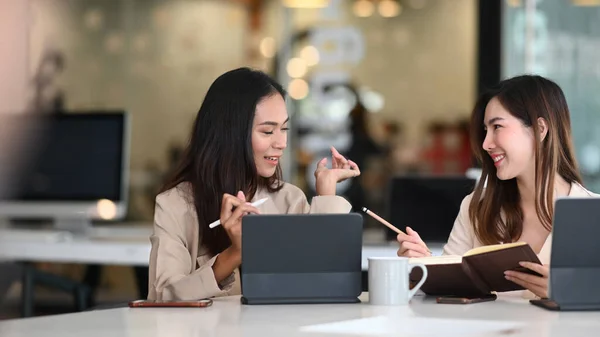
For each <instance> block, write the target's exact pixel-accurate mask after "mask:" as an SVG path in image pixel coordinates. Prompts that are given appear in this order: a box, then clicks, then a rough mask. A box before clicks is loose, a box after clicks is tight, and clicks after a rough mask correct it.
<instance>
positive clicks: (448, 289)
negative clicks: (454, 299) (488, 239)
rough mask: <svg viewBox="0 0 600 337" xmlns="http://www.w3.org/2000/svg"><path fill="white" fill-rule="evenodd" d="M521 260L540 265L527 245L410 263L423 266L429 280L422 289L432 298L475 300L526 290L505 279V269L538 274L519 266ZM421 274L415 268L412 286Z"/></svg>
mask: <svg viewBox="0 0 600 337" xmlns="http://www.w3.org/2000/svg"><path fill="white" fill-rule="evenodd" d="M521 261H530V262H533V263H539V264H541V262H540V260H539V258H538V257H537V255H536V254H535V253H534V252H533V250H532V249H531V246H529V244H527V243H525V242H516V243H508V244H500V245H491V246H483V247H478V248H474V249H472V250H470V251H468V252H467V253H465V254H464V255H463V256H454V255H448V256H439V257H425V258H411V259H410V262H411V263H417V262H418V263H423V264H425V265H426V267H427V273H428V277H427V280H426V281H425V283H424V284H423V286H422V287H421V290H423V292H424V293H425V294H427V295H432V296H465V297H476V296H481V295H485V294H489V293H491V292H505V291H514V290H523V289H524V288H523V287H521V286H519V285H518V284H516V283H513V282H511V281H509V280H507V279H506V278H504V272H505V271H506V270H517V271H522V272H528V273H530V274H537V273H535V272H533V271H530V270H529V269H526V268H523V267H521V266H520V265H519V262H521ZM421 276H422V271H421V270H420V269H418V268H415V269H413V272H412V273H411V275H410V280H411V283H416V282H418V281H419V280H420V279H421Z"/></svg>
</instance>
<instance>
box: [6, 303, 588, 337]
mask: <svg viewBox="0 0 600 337" xmlns="http://www.w3.org/2000/svg"><path fill="white" fill-rule="evenodd" d="M361 299H363V300H364V301H367V300H368V295H367V294H363V296H361ZM336 325H337V327H336ZM598 331H600V314H599V313H597V312H577V313H574V312H566V313H558V312H550V311H545V310H544V309H541V308H537V307H534V306H533V305H530V304H529V303H528V302H527V301H526V300H523V299H520V298H510V297H500V298H499V299H498V300H497V301H496V302H487V303H478V304H470V305H448V304H445V305H444V304H436V303H435V302H434V300H433V298H424V297H415V298H414V299H413V301H412V303H411V304H410V305H409V306H400V307H380V306H372V305H369V304H368V303H365V302H363V303H358V304H331V305H329V304H321V305H276V306H270V305H265V306H243V305H241V304H240V303H239V296H234V297H225V298H217V299H214V304H213V305H212V306H211V307H208V308H164V309H163V308H136V309H130V308H120V309H110V310H99V311H92V312H84V313H77V314H67V315H57V316H46V317H38V318H29V319H20V320H7V321H4V322H0V336H2V337H21V336H23V337H25V336H26V337H35V336H44V337H53V336H57V337H59V336H60V337H63V336H77V337H79V336H86V337H95V336H98V337H106V336H111V337H120V336H123V337H125V336H127V337H154V336H156V337H165V336H167V337H168V336H177V337H198V336H201V337H212V336H223V337H230V336H236V337H237V336H245V337H253V336H266V337H269V336H277V337H281V336H286V337H287V336H312V337H318V336H328V337H332V336H342V335H344V336H375V335H378V336H390V335H395V336H444V337H452V336H461V337H462V336H515V337H520V336H523V337H524V336H527V337H548V336H552V337H584V336H585V337H591V336H597V335H598ZM334 332H337V334H333V333H334Z"/></svg>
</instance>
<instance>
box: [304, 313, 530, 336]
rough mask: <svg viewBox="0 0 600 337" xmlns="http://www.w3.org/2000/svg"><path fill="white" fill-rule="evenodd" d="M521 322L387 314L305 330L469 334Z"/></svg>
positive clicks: (502, 329)
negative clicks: (393, 316) (391, 316)
mask: <svg viewBox="0 0 600 337" xmlns="http://www.w3.org/2000/svg"><path fill="white" fill-rule="evenodd" d="M522 326H523V324H522V323H518V322H498V321H482V320H457V319H440V318H424V317H403V318H394V319H391V318H390V317H388V316H376V317H368V318H360V319H354V320H349V321H340V322H333V323H325V324H317V325H308V326H304V327H301V328H300V331H302V332H318V333H332V334H346V335H349V334H355V335H392V334H395V335H398V334H401V335H402V336H442V335H443V336H444V337H449V336H469V335H481V334H483V333H492V332H500V331H508V330H510V331H513V330H515V329H519V328H520V327H522Z"/></svg>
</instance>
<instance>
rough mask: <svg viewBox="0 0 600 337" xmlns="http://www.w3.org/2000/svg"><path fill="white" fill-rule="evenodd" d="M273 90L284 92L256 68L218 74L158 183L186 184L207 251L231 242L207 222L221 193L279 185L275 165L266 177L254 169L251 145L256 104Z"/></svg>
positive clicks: (273, 188) (274, 188)
mask: <svg viewBox="0 0 600 337" xmlns="http://www.w3.org/2000/svg"><path fill="white" fill-rule="evenodd" d="M273 95H281V96H282V97H283V98H285V91H284V89H283V88H282V86H281V85H280V84H278V83H277V82H276V81H275V80H273V79H272V78H271V77H269V76H268V75H266V74H265V73H263V72H261V71H257V70H252V69H249V68H239V69H235V70H231V71H229V72H226V73H225V74H223V75H221V76H219V77H218V78H217V79H216V80H215V81H214V82H213V84H212V85H211V86H210V88H209V89H208V92H207V93H206V97H205V98H204V101H203V102H202V106H201V107H200V110H199V111H198V114H197V116H196V120H195V121H194V126H193V128H192V132H191V136H190V141H189V143H188V145H187V147H186V149H185V151H184V154H183V156H182V159H181V162H180V163H179V165H178V167H177V169H176V170H175V172H174V174H173V176H172V177H171V178H170V179H169V180H167V182H166V184H165V185H164V186H163V188H162V189H161V193H162V192H164V191H167V190H169V189H172V188H175V187H177V186H178V185H179V184H181V183H188V184H189V186H190V187H191V190H190V191H191V194H192V200H193V204H194V207H195V210H196V215H197V217H198V225H199V235H200V238H201V240H200V243H201V245H203V246H204V247H206V248H207V249H208V251H209V253H211V254H212V255H216V254H218V253H220V252H222V251H223V250H225V249H226V248H227V247H229V246H230V245H231V240H230V239H229V237H228V236H227V233H226V232H225V230H224V229H223V227H222V226H219V227H216V228H214V229H209V227H208V225H209V224H210V223H211V222H213V221H215V220H216V219H218V218H219V216H220V213H221V202H222V200H223V194H224V193H228V194H232V195H235V194H236V193H237V192H238V191H243V192H244V194H245V195H246V198H247V199H248V200H251V199H252V198H253V196H254V194H255V193H256V191H257V190H258V188H259V187H262V188H265V189H267V190H268V191H269V192H275V191H278V190H280V189H281V188H282V187H283V182H282V179H281V167H280V166H279V165H277V169H276V171H275V174H274V175H273V176H271V177H260V176H259V175H258V172H257V170H256V164H255V163H254V151H253V150H252V126H253V123H254V114H255V111H256V106H257V105H258V104H259V103H260V102H261V101H262V100H263V99H265V98H268V97H271V96H273ZM185 192H187V191H185Z"/></svg>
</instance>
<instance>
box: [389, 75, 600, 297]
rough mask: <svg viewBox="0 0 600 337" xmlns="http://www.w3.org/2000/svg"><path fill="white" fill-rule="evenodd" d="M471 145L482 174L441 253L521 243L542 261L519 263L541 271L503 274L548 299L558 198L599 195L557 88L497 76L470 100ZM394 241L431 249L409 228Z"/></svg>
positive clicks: (539, 80)
mask: <svg viewBox="0 0 600 337" xmlns="http://www.w3.org/2000/svg"><path fill="white" fill-rule="evenodd" d="M471 146H472V148H473V151H474V153H475V155H476V156H477V159H478V160H479V162H480V163H481V165H482V175H481V179H480V180H479V182H478V183H477V186H476V187H475V191H474V192H473V193H471V194H470V195H468V196H467V197H465V199H464V200H463V202H462V204H461V207H460V212H459V214H458V217H457V218H456V221H455V223H454V228H453V229H452V232H451V233H450V237H449V238H448V242H447V244H446V245H445V246H444V250H443V254H448V255H463V254H464V253H465V252H467V251H468V250H470V249H472V248H475V247H479V246H483V245H490V244H498V243H508V242H516V241H525V242H527V243H529V245H530V246H531V248H533V250H534V251H535V252H536V253H537V254H538V256H539V257H540V261H541V262H542V263H543V264H544V265H539V264H533V263H529V262H523V263H522V266H523V267H526V268H528V269H531V270H533V271H536V272H538V273H539V274H541V275H542V276H541V277H540V276H533V275H530V274H526V273H521V272H515V271H506V272H505V277H506V278H507V279H508V280H510V281H513V282H515V283H517V284H519V285H521V286H523V287H524V288H526V289H527V290H529V291H530V293H529V295H531V293H533V295H535V296H537V297H540V298H546V297H547V296H548V274H549V268H548V263H549V262H550V249H551V247H550V245H551V242H552V239H551V237H552V217H553V214H554V200H555V198H557V197H579V198H582V197H598V195H597V194H594V193H592V192H590V191H588V190H586V189H585V188H584V187H583V186H582V185H581V177H580V175H579V172H578V168H577V162H576V160H575V155H574V151H573V144H572V138H571V121H570V113H569V108H568V106H567V102H566V99H565V97H564V94H563V92H562V90H561V89H560V87H559V86H558V85H557V84H556V83H554V82H552V81H550V80H548V79H545V78H543V77H540V76H530V75H525V76H518V77H514V78H511V79H507V80H504V81H502V82H500V83H499V85H498V86H496V87H495V88H492V89H491V90H490V91H488V92H487V93H485V94H483V95H482V96H481V97H480V98H479V100H478V102H477V103H476V105H475V108H474V110H473V113H472V116H471ZM398 242H399V244H400V249H399V250H398V255H399V256H409V257H420V256H429V255H430V252H429V249H428V248H427V246H426V245H425V243H423V241H422V240H421V239H420V237H419V235H418V233H417V232H415V231H413V230H412V229H410V228H407V235H398ZM524 295H527V294H524ZM529 297H532V296H529Z"/></svg>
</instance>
